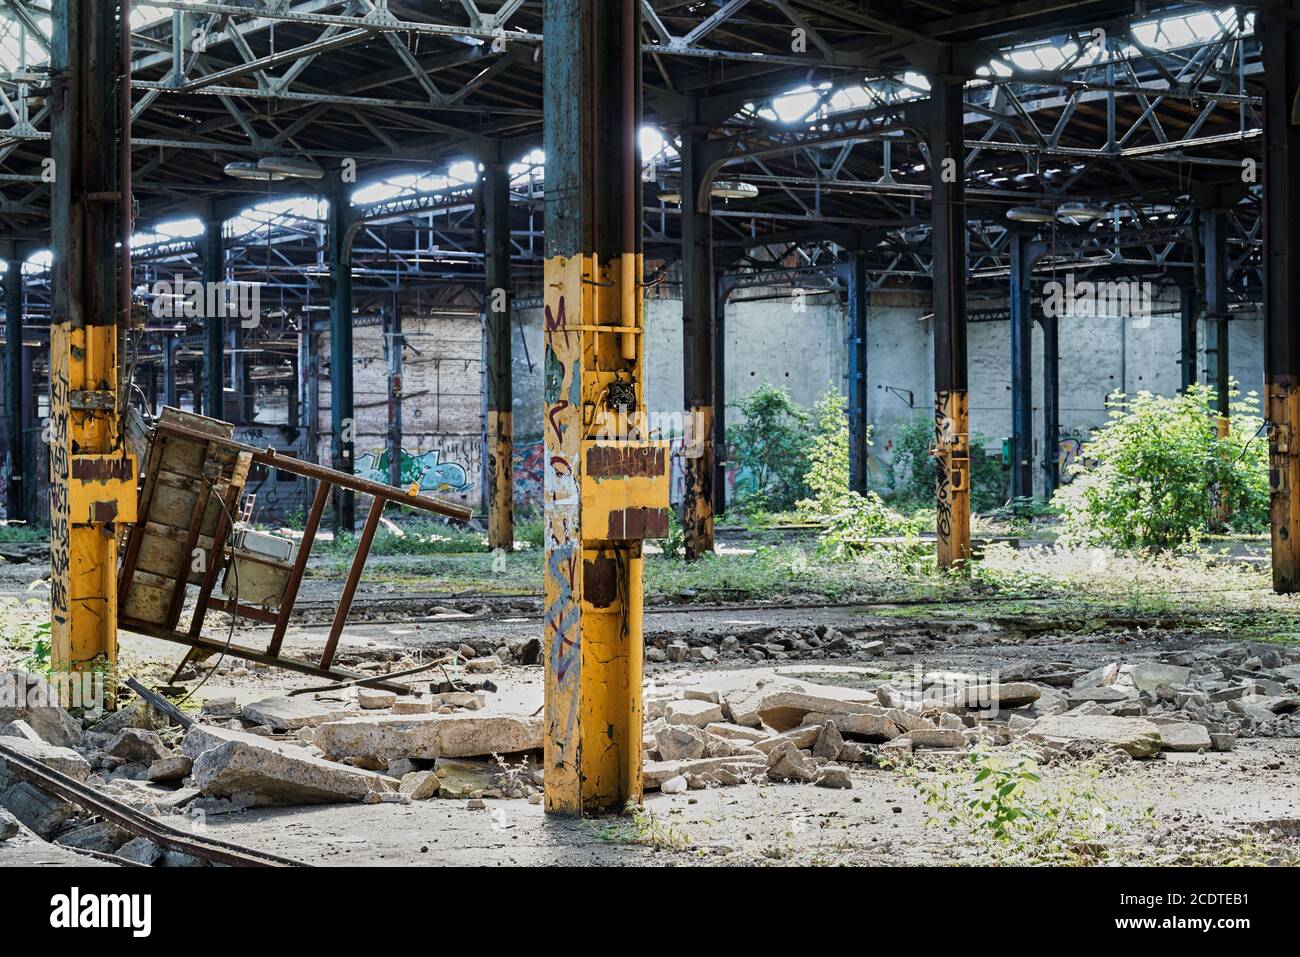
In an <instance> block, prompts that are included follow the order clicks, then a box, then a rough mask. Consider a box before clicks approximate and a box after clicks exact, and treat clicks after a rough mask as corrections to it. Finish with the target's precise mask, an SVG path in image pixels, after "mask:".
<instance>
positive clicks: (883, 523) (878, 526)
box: [798, 389, 917, 561]
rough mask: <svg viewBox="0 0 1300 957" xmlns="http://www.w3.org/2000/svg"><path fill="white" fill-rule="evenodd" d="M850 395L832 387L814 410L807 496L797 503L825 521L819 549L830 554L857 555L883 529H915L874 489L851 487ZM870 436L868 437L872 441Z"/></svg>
mask: <svg viewBox="0 0 1300 957" xmlns="http://www.w3.org/2000/svg"><path fill="white" fill-rule="evenodd" d="M847 405H848V401H847V400H846V399H845V397H844V396H843V395H841V394H840V392H839V391H838V390H836V389H831V390H830V391H828V392H827V393H826V394H825V395H823V396H822V398H821V400H820V401H819V402H818V403H817V407H816V409H815V410H814V415H815V419H816V425H817V431H816V434H815V435H814V437H813V439H812V442H811V444H810V446H809V451H808V471H807V473H806V474H805V475H804V484H805V485H807V486H808V489H809V491H810V492H811V493H812V497H811V498H806V499H803V500H801V501H800V502H799V504H798V513H799V517H800V518H801V519H803V520H804V521H808V522H817V523H820V524H821V525H823V526H824V529H823V531H822V533H821V535H820V536H819V538H818V542H817V549H818V553H819V554H821V555H822V556H823V557H826V558H830V559H834V560H837V561H838V560H847V559H852V558H856V557H857V556H859V555H861V554H862V553H863V552H865V551H866V550H867V549H868V548H869V547H870V546H871V539H872V538H873V537H878V536H881V535H890V534H899V533H903V534H914V533H915V532H916V531H917V529H916V528H914V527H913V524H912V523H911V522H909V521H908V520H906V519H904V518H903V516H901V515H899V514H898V513H897V512H894V511H893V510H892V509H890V508H889V507H888V506H886V505H885V503H884V501H883V500H882V499H881V498H880V496H879V495H877V494H876V493H875V492H871V491H868V492H866V493H859V492H856V491H853V490H851V489H850V488H849V474H850V473H849V420H848V415H847V414H846V412H845V409H846V407H847ZM870 441H871V439H870V436H868V438H867V442H868V444H870Z"/></svg>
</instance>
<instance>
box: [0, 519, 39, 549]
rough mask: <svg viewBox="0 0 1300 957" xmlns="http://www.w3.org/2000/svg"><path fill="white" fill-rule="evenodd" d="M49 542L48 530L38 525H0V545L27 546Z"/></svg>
mask: <svg viewBox="0 0 1300 957" xmlns="http://www.w3.org/2000/svg"><path fill="white" fill-rule="evenodd" d="M49 540H50V530H49V529H48V528H42V527H41V526H39V525H8V524H0V545H27V544H32V543H35V542H48V541H49Z"/></svg>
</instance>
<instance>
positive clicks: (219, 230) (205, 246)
mask: <svg viewBox="0 0 1300 957" xmlns="http://www.w3.org/2000/svg"><path fill="white" fill-rule="evenodd" d="M225 227H226V224H225V222H224V220H223V219H222V218H221V215H220V214H219V213H218V212H217V211H216V207H215V205H211V206H209V208H208V215H207V218H206V220H205V222H204V226H203V239H202V257H201V259H202V266H203V281H204V282H205V283H219V282H224V281H225V278H226V248H225V235H224V233H225ZM207 288H209V289H211V288H212V286H211V285H209V286H208V287H207ZM203 322H204V327H203V365H202V367H201V368H202V369H203V387H202V390H201V391H202V394H203V414H204V415H206V416H209V417H211V418H213V419H224V418H225V417H226V319H225V311H224V310H222V309H218V310H217V314H216V315H214V316H208V315H205V316H204V317H203ZM199 392H200V389H199V388H198V387H197V386H196V387H195V390H194V395H195V398H196V399H197V398H198V395H199ZM195 411H198V409H197V403H196V408H195Z"/></svg>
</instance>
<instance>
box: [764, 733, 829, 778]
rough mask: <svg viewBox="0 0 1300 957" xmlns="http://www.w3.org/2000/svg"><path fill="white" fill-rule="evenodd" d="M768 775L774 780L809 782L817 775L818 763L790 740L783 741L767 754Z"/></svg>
mask: <svg viewBox="0 0 1300 957" xmlns="http://www.w3.org/2000/svg"><path fill="white" fill-rule="evenodd" d="M767 776H768V779H769V780H772V781H798V782H801V783H805V784H806V783H808V782H810V781H812V780H814V779H815V778H816V777H817V764H816V762H815V761H813V760H812V759H811V758H809V757H808V756H807V755H805V754H804V753H803V752H802V751H800V750H799V749H798V748H796V747H795V746H794V744H793V743H792V742H790V741H782V742H781V743H780V744H779V745H777V746H776V747H775V748H773V749H772V751H771V753H770V754H768V756H767Z"/></svg>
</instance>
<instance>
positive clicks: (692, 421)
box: [682, 129, 714, 561]
mask: <svg viewBox="0 0 1300 957" xmlns="http://www.w3.org/2000/svg"><path fill="white" fill-rule="evenodd" d="M707 144H708V134H707V131H701V130H696V129H691V130H687V131H686V132H685V133H684V134H683V138H682V391H683V397H684V399H685V406H686V416H687V419H686V433H687V434H686V436H685V439H686V441H685V444H684V446H683V449H682V474H683V484H682V536H683V540H684V551H685V555H686V560H687V561H694V560H695V559H697V558H699V557H700V556H702V555H705V554H707V553H708V552H711V551H713V416H714V405H713V346H714V341H713V340H714V330H713V289H714V285H713V213H712V203H711V202H710V199H711V197H710V184H709V183H707V182H705V181H704V178H705V173H706V171H707V169H708V165H709V164H708V157H707V155H706V153H707V150H708V146H707Z"/></svg>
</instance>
